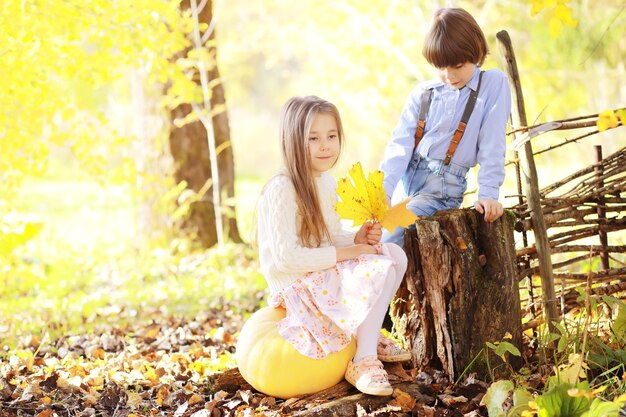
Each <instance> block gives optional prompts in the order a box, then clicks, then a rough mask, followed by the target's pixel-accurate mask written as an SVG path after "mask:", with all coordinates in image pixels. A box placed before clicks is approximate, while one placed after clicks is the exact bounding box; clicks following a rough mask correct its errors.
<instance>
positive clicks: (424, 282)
mask: <svg viewBox="0 0 626 417" xmlns="http://www.w3.org/2000/svg"><path fill="white" fill-rule="evenodd" d="M513 225H514V216H513V215H512V213H510V212H506V211H505V214H504V215H503V216H502V217H501V218H500V219H498V220H497V221H495V222H493V223H486V222H485V221H484V220H483V215H482V214H480V213H478V212H477V211H476V210H474V209H458V210H446V211H442V212H439V213H437V214H436V215H434V216H430V217H420V218H418V220H417V221H416V222H415V227H411V228H410V229H409V230H408V231H407V233H406V235H405V243H404V244H405V250H406V253H407V257H408V260H409V263H408V268H407V273H406V276H405V280H404V282H403V283H402V285H401V286H400V289H399V290H398V293H397V294H396V299H395V300H394V302H393V303H392V305H391V308H390V314H391V317H392V320H393V322H394V326H395V328H396V330H397V331H398V333H399V334H400V335H401V338H403V342H404V344H405V346H407V347H408V349H409V350H410V351H411V353H412V354H413V363H414V365H415V366H416V367H418V368H423V367H432V368H437V369H442V370H443V371H445V372H446V373H447V374H448V376H449V377H450V378H451V379H452V380H453V379H454V378H458V376H459V375H461V373H463V372H464V371H465V370H466V368H467V367H468V365H470V364H471V365H472V366H471V371H473V372H474V371H475V372H478V373H479V374H480V375H481V376H482V375H485V374H486V373H487V371H488V368H491V369H493V368H496V367H498V365H502V361H501V360H500V359H499V358H497V357H496V356H495V355H493V353H492V352H489V353H490V356H489V358H488V361H489V363H487V357H486V356H485V355H484V354H481V355H478V354H479V353H480V351H481V349H485V351H491V350H490V349H488V348H487V347H486V345H485V343H486V342H492V343H493V342H500V341H502V340H503V338H504V337H505V335H506V334H507V333H510V334H511V335H512V339H510V340H507V341H508V342H510V343H512V344H513V345H515V346H517V347H518V348H520V346H521V335H522V326H521V308H520V297H519V286H518V281H517V273H516V269H517V266H516V257H515V244H514V240H513ZM472 361H474V363H472ZM508 361H509V363H510V364H512V366H513V367H517V366H519V358H517V357H509V358H508Z"/></svg>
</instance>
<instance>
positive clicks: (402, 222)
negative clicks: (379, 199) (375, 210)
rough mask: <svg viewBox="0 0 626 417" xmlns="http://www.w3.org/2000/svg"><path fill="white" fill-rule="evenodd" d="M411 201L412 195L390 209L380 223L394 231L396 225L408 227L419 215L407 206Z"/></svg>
mask: <svg viewBox="0 0 626 417" xmlns="http://www.w3.org/2000/svg"><path fill="white" fill-rule="evenodd" d="M409 201H411V197H409V198H407V199H406V200H404V201H402V202H401V203H398V204H396V205H395V206H393V207H391V208H390V209H388V210H387V213H385V215H384V216H383V218H382V219H381V220H380V224H381V225H382V226H383V227H384V228H385V229H387V230H389V231H390V232H393V231H394V230H395V229H396V227H400V226H401V227H408V226H409V225H411V224H413V223H414V222H415V219H417V216H416V215H415V213H413V212H412V211H411V210H409V209H408V208H406V205H407V203H408V202H409Z"/></svg>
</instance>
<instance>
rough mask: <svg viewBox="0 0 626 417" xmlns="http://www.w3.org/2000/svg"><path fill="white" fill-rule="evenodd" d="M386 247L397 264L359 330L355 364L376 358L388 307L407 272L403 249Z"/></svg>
mask: <svg viewBox="0 0 626 417" xmlns="http://www.w3.org/2000/svg"><path fill="white" fill-rule="evenodd" d="M384 245H385V246H386V247H387V249H388V250H389V255H390V256H391V257H392V258H393V259H394V261H395V262H396V264H395V265H393V266H392V267H391V268H389V272H388V273H387V277H386V278H385V288H384V289H383V292H382V293H381V294H380V297H379V298H378V301H376V303H375V304H374V307H373V308H372V309H371V310H370V312H369V314H368V315H367V317H366V318H365V320H363V323H362V324H361V325H360V326H359V328H358V329H357V332H356V354H355V355H354V359H353V360H354V362H358V361H359V360H361V359H363V358H364V357H366V356H376V345H377V343H378V335H379V333H380V328H381V327H382V325H383V320H384V319H385V313H387V307H389V303H390V302H391V299H392V298H393V296H394V295H395V294H396V291H397V290H398V287H400V283H402V278H404V272H405V271H406V265H407V259H406V254H405V253H404V251H403V250H402V248H401V247H400V246H398V245H396V244H394V243H384Z"/></svg>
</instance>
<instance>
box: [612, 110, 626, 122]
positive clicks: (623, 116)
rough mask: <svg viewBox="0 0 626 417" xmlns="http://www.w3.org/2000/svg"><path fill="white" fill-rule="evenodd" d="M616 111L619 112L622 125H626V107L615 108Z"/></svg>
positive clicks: (618, 115)
mask: <svg viewBox="0 0 626 417" xmlns="http://www.w3.org/2000/svg"><path fill="white" fill-rule="evenodd" d="M615 113H617V117H619V119H620V120H621V122H622V126H626V109H618V110H615Z"/></svg>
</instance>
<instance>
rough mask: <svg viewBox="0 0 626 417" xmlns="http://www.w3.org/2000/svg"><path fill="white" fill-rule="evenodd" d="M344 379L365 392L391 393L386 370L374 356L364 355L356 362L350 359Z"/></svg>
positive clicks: (372, 393) (373, 393)
mask: <svg viewBox="0 0 626 417" xmlns="http://www.w3.org/2000/svg"><path fill="white" fill-rule="evenodd" d="M346 380H347V381H348V382H349V383H351V384H352V385H354V386H355V387H356V389H358V390H359V391H361V392H363V393H365V394H370V395H380V396H384V395H391V393H393V388H392V387H391V384H390V383H389V380H388V379H387V372H386V371H385V368H383V364H382V363H380V361H379V360H378V359H376V357H375V356H366V357H364V358H363V359H361V360H360V361H358V362H357V363H354V362H353V361H350V362H349V363H348V369H347V370H346Z"/></svg>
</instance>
